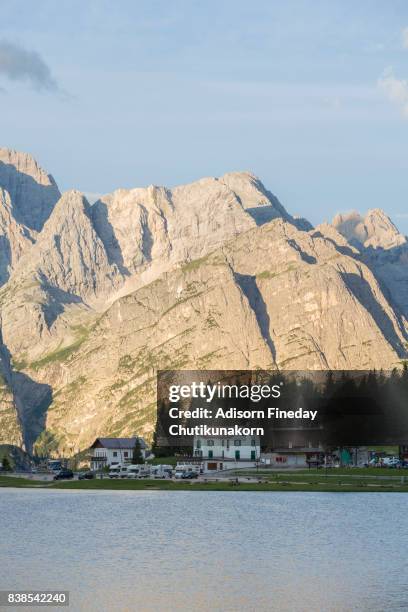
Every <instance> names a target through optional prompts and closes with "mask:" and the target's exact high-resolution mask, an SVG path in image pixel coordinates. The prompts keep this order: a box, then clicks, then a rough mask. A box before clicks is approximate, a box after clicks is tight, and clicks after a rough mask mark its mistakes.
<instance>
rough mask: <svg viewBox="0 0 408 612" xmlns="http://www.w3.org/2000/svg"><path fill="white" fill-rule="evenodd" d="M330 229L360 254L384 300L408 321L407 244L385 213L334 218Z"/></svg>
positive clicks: (374, 212)
mask: <svg viewBox="0 0 408 612" xmlns="http://www.w3.org/2000/svg"><path fill="white" fill-rule="evenodd" d="M333 226H334V227H335V228H336V229H337V230H338V232H340V233H341V234H342V235H343V236H344V237H345V238H346V239H347V241H348V242H349V243H350V245H354V246H355V247H356V248H357V250H358V252H359V253H360V256H361V259H362V261H364V262H365V263H366V264H367V266H369V267H370V268H371V270H372V271H373V272H374V274H375V275H376V277H377V278H378V280H379V281H380V282H381V284H382V287H383V288H384V290H385V291H386V293H387V295H388V298H389V299H390V300H391V302H392V303H394V304H395V305H396V306H397V307H398V310H399V311H400V312H401V314H402V315H403V316H404V317H405V319H407V320H408V242H407V238H406V237H405V236H403V235H402V234H401V233H400V232H399V231H398V229H397V228H396V226H395V225H394V223H393V222H392V221H391V219H390V218H389V217H388V216H387V215H386V213H385V212H384V211H382V210H379V209H374V210H369V211H368V213H367V214H366V216H365V217H362V216H361V215H359V214H358V213H355V212H354V213H348V214H345V215H337V216H336V217H335V218H334V219H333Z"/></svg>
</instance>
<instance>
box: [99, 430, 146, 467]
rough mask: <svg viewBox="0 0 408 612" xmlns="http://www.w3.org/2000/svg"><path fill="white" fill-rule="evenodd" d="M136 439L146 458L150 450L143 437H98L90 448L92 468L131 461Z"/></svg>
mask: <svg viewBox="0 0 408 612" xmlns="http://www.w3.org/2000/svg"><path fill="white" fill-rule="evenodd" d="M136 440H139V444H140V451H141V454H142V457H143V459H146V455H147V454H148V451H147V447H146V443H145V441H144V440H143V438H138V437H134V438H96V440H95V442H94V443H93V444H92V446H91V447H90V449H89V450H90V455H89V461H90V464H91V470H100V469H102V468H103V467H105V466H108V467H110V466H111V465H116V464H118V463H131V462H132V455H133V449H134V448H135V445H136Z"/></svg>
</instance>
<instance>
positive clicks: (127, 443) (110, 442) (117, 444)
mask: <svg viewBox="0 0 408 612" xmlns="http://www.w3.org/2000/svg"><path fill="white" fill-rule="evenodd" d="M136 440H139V444H140V448H143V449H144V448H146V443H145V441H144V440H143V438H138V437H137V436H135V437H134V438H96V440H95V442H94V443H93V444H92V446H91V448H95V447H96V446H103V447H104V448H113V449H117V448H118V449H133V448H135V445H136Z"/></svg>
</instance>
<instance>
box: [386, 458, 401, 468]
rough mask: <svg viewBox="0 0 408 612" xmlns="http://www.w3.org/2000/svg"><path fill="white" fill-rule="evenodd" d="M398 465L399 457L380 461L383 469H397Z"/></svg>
mask: <svg viewBox="0 0 408 612" xmlns="http://www.w3.org/2000/svg"><path fill="white" fill-rule="evenodd" d="M399 463H400V459H399V457H384V458H383V460H382V465H383V467H397V466H398V464H399Z"/></svg>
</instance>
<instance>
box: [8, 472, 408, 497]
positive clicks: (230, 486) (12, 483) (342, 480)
mask: <svg viewBox="0 0 408 612" xmlns="http://www.w3.org/2000/svg"><path fill="white" fill-rule="evenodd" d="M312 478H314V475H309V477H308V478H305V477H303V478H301V479H299V478H298V479H297V480H292V479H288V477H287V475H286V478H285V479H283V478H281V479H279V478H275V479H273V480H272V479H270V480H268V481H262V482H243V481H240V482H239V483H236V482H235V481H225V480H224V481H220V480H219V481H217V482H214V481H213V482H208V481H207V482H204V481H196V482H177V481H169V480H149V479H141V480H133V479H132V480H129V479H121V480H116V479H115V480H109V479H102V480H99V479H95V480H85V481H84V480H72V481H70V480H68V481H64V482H61V481H49V482H45V481H33V480H29V479H24V478H21V477H15V476H0V488H12V489H47V490H65V491H70V490H81V491H175V492H177V491H192V492H194V491H225V492H229V491H235V492H238V491H245V492H248V491H253V492H260V493H262V492H283V491H287V492H288V491H291V492H292V491H293V492H302V493H307V492H311V493H317V492H319V493H324V492H326V493H408V482H407V483H397V482H395V481H394V482H387V483H382V484H379V483H370V482H367V481H362V482H350V481H349V480H347V476H346V477H342V476H340V475H339V477H338V480H337V482H333V480H332V479H330V481H329V480H326V481H325V480H324V478H325V477H324V476H321V477H320V478H319V480H318V481H316V482H313V480H312Z"/></svg>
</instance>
